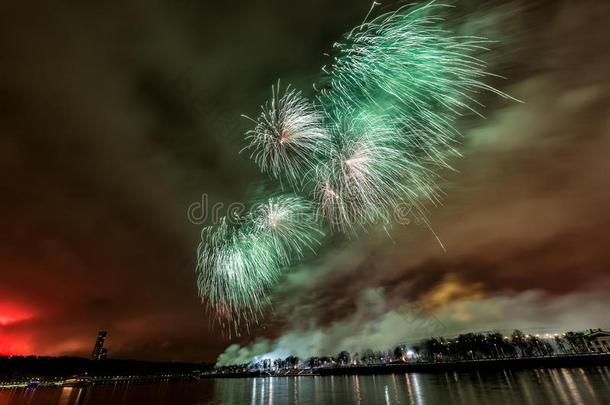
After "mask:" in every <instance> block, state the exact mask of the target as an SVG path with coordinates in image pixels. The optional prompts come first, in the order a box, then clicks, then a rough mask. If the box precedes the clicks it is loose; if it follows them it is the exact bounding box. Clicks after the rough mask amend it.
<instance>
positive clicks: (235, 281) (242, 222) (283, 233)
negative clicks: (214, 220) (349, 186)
mask: <svg viewBox="0 0 610 405" xmlns="http://www.w3.org/2000/svg"><path fill="white" fill-rule="evenodd" d="M236 222H237V223H236V224H232V223H231V222H230V221H229V220H228V219H227V218H222V220H221V221H220V223H219V224H218V225H217V226H210V227H206V228H204V229H203V231H202V240H201V243H200V245H199V248H198V250H197V256H198V261H197V271H198V279H197V284H198V288H199V292H200V295H201V297H202V298H203V299H205V301H206V302H207V303H208V305H209V306H210V307H211V308H212V309H213V310H214V312H215V313H217V314H218V315H219V316H220V318H221V319H226V320H229V321H231V322H233V323H235V324H236V325H239V324H241V323H242V321H244V322H245V323H246V324H248V323H249V322H250V321H253V320H256V319H258V316H259V315H260V313H261V309H262V308H263V307H264V306H265V305H266V304H267V302H268V298H267V293H268V290H269V288H270V287H271V286H272V285H273V284H274V283H275V282H276V281H277V280H278V278H279V277H280V276H281V274H282V271H283V269H284V268H285V267H286V266H288V265H290V263H291V261H292V260H293V259H296V258H300V257H302V256H303V255H304V253H305V251H306V250H311V251H313V249H314V248H315V246H316V245H317V244H318V243H319V239H320V238H321V236H322V232H321V231H320V230H319V229H318V227H317V225H316V222H315V219H314V214H313V212H312V207H311V203H309V202H307V201H305V200H303V199H301V198H299V197H296V196H290V195H284V196H277V197H272V198H270V199H269V200H268V201H267V202H265V203H263V204H260V205H257V206H255V207H254V208H253V209H252V210H251V211H250V213H249V214H247V215H246V216H245V217H243V218H239V219H238V220H237V221H236Z"/></svg>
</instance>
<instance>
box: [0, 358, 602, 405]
mask: <svg viewBox="0 0 610 405" xmlns="http://www.w3.org/2000/svg"><path fill="white" fill-rule="evenodd" d="M325 403H331V404H413V405H420V404H430V405H436V404H443V405H445V404H468V405H474V404H485V405H488V404H536V405H537V404H559V403H561V404H563V403H566V404H583V405H584V404H586V405H593V404H610V368H608V367H590V368H572V369H546V370H542V369H541V370H518V371H514V370H513V371H511V370H506V371H496V372H484V373H483V372H479V373H453V372H451V373H439V374H424V373H410V374H387V375H372V376H371V375H367V376H325V377H319V376H318V377H274V378H243V379H237V378H236V379H230V378H225V379H202V380H199V381H166V382H159V383H117V384H110V385H94V386H90V387H85V388H75V387H51V388H48V387H40V388H34V389H25V388H19V389H6V390H0V405H17V404H19V405H22V404H24V405H25V404H27V405H76V404H79V405H81V404H82V405H85V404H86V405H113V404H121V405H140V404H143V405H144V404H146V405H161V404H172V405H173V404H176V405H206V404H260V405H272V404H277V405H283V404H301V405H305V404H325Z"/></svg>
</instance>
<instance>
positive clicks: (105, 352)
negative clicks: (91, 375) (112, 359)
mask: <svg viewBox="0 0 610 405" xmlns="http://www.w3.org/2000/svg"><path fill="white" fill-rule="evenodd" d="M106 357H108V349H106V348H105V347H103V348H102V351H101V352H100V357H99V360H106Z"/></svg>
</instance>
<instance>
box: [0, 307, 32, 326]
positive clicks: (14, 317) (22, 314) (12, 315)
mask: <svg viewBox="0 0 610 405" xmlns="http://www.w3.org/2000/svg"><path fill="white" fill-rule="evenodd" d="M31 317H32V314H31V313H30V312H29V311H28V310H26V309H24V308H19V307H17V306H15V305H11V304H2V303H0V326H6V325H10V324H12V323H15V322H19V321H24V320H26V319H29V318H31Z"/></svg>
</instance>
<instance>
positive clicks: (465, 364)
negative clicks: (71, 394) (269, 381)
mask: <svg viewBox="0 0 610 405" xmlns="http://www.w3.org/2000/svg"><path fill="white" fill-rule="evenodd" d="M596 366H610V353H602V354H579V355H561V356H540V357H519V358H500V359H482V360H460V361H447V362H424V361H416V362H406V363H388V364H376V365H355V366H354V365H351V366H338V367H317V368H313V369H287V370H277V371H245V372H239V373H206V374H202V375H201V377H202V378H253V377H286V376H324V375H354V374H357V375H370V374H397V373H444V372H447V371H460V372H476V371H488V370H502V369H504V370H517V369H544V368H576V367H596Z"/></svg>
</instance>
